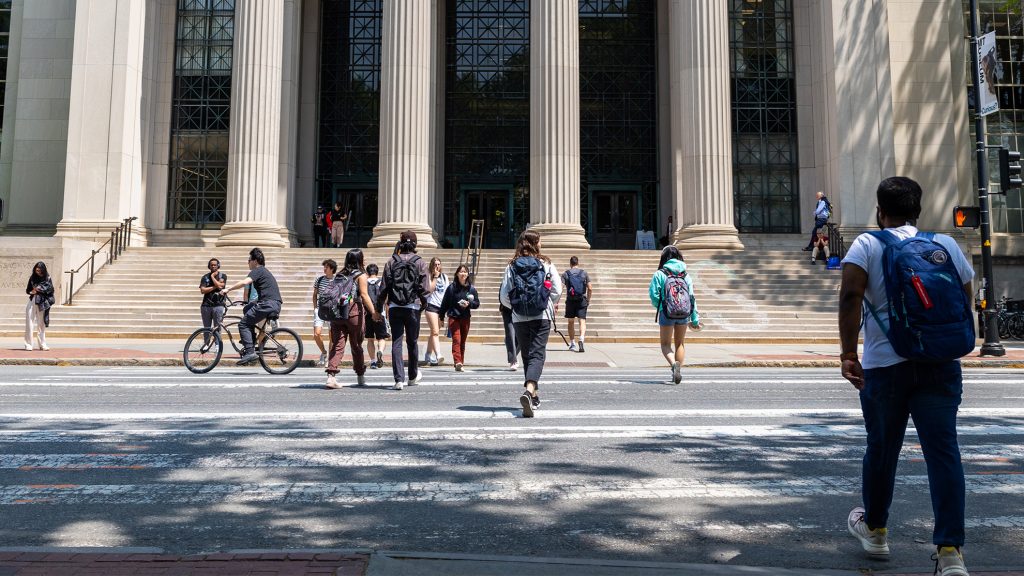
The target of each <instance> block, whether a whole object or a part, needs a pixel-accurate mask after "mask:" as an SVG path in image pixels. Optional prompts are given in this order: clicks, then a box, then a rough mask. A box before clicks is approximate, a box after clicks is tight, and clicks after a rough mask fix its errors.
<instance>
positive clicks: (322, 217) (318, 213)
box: [309, 204, 327, 248]
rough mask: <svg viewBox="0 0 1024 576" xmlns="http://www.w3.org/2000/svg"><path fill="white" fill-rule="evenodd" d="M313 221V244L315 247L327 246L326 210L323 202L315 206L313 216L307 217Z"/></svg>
mask: <svg viewBox="0 0 1024 576" xmlns="http://www.w3.org/2000/svg"><path fill="white" fill-rule="evenodd" d="M309 220H310V222H312V223H313V246H314V247H316V248H326V247H327V212H325V211H324V206H323V204H320V205H318V206H317V207H316V210H315V211H314V212H313V216H312V217H311V218H310V219H309Z"/></svg>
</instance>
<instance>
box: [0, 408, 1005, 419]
mask: <svg viewBox="0 0 1024 576" xmlns="http://www.w3.org/2000/svg"><path fill="white" fill-rule="evenodd" d="M538 416H540V417H543V418H545V419H579V418H591V419H595V418H596V419H624V418H726V419H729V418H821V417H845V418H851V419H858V420H859V419H860V418H861V410H860V409H859V408H758V409H753V408H750V409H748V408H723V409H716V408H706V409H705V408H693V409H668V410H658V409H651V410H643V409H637V410H588V409H581V410H543V411H541V412H538ZM959 416H960V417H961V418H972V417H1004V418H1022V417H1024V408H960V410H959ZM519 417H520V410H519V409H517V408H487V407H479V408H477V407H474V408H472V409H467V410H393V411H377V412H370V411H362V410H360V411H351V412H322V411H309V412H298V411H291V412H228V411H220V412H83V413H59V412H24V413H18V412H5V413H0V420H11V421H13V422H21V421H24V420H54V421H63V422H78V421H85V420H98V421H108V420H117V421H133V420H135V421H139V420H146V421H164V422H167V421H175V420H216V421H219V422H220V421H224V420H225V419H228V418H241V419H254V418H258V419H262V420H270V421H282V420H339V419H340V420H480V419H485V420H486V419H496V418H519Z"/></svg>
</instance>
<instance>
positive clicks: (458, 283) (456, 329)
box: [441, 264, 480, 372]
mask: <svg viewBox="0 0 1024 576" xmlns="http://www.w3.org/2000/svg"><path fill="white" fill-rule="evenodd" d="M479 307H480V296H479V295H478V294H477V292H476V287H475V286H473V285H472V284H471V283H470V282H469V267H468V266H466V265H465V264H460V265H459V267H458V268H456V269H455V281H454V282H452V283H451V284H450V285H449V286H448V289H447V290H445V293H444V298H443V299H442V300H441V317H442V318H447V319H448V331H449V332H451V334H452V361H453V362H455V371H456V372H462V366H463V364H464V363H465V358H466V340H467V339H468V338H469V321H470V317H471V316H472V310H476V309H477V308H479Z"/></svg>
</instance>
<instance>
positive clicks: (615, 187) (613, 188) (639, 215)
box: [586, 184, 644, 243]
mask: <svg viewBox="0 0 1024 576" xmlns="http://www.w3.org/2000/svg"><path fill="white" fill-rule="evenodd" d="M640 188H641V186H640V184H590V185H589V186H587V208H588V209H587V227H588V228H590V229H589V230H587V231H586V232H587V240H588V241H590V242H591V243H593V238H594V234H596V231H595V230H594V193H595V192H632V193H634V194H636V223H635V224H636V229H637V230H642V229H643V214H644V206H643V202H644V199H643V194H641V193H640V191H641V190H640Z"/></svg>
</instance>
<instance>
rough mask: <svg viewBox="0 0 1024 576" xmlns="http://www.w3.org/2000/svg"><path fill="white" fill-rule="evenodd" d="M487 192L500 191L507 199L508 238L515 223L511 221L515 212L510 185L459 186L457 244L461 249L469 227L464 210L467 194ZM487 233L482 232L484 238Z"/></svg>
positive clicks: (512, 188)
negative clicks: (458, 232)
mask: <svg viewBox="0 0 1024 576" xmlns="http://www.w3.org/2000/svg"><path fill="white" fill-rule="evenodd" d="M489 190H502V191H504V192H505V193H506V195H507V196H508V199H507V209H508V225H509V231H508V234H509V236H511V232H512V223H513V222H515V220H514V219H513V216H514V214H513V212H514V210H515V199H514V197H513V194H512V193H513V191H514V190H515V186H513V185H512V184H508V183H501V184H476V183H474V184H459V204H460V206H461V208H460V209H459V231H460V234H459V242H458V246H459V248H462V247H463V243H464V242H465V236H466V230H467V227H468V226H469V222H466V209H465V204H466V196H467V192H478V191H489ZM487 233H488V230H486V229H485V230H484V235H485V236H486V235H487Z"/></svg>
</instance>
